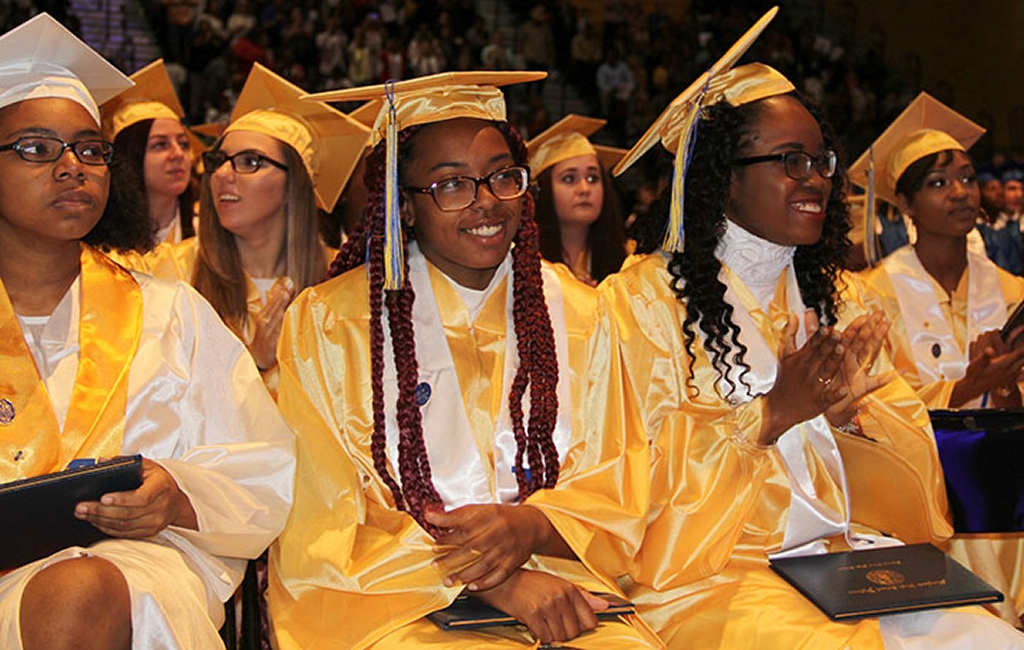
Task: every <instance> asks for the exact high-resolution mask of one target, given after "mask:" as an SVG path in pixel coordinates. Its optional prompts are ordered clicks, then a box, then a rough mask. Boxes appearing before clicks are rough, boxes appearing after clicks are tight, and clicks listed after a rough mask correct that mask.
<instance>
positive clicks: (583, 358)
mask: <svg viewBox="0 0 1024 650" xmlns="http://www.w3.org/2000/svg"><path fill="white" fill-rule="evenodd" d="M554 268H555V270H556V272H557V273H558V274H559V279H560V280H561V287H562V297H563V304H564V309H565V322H566V329H567V330H568V331H567V334H568V343H569V365H570V368H569V371H570V372H571V373H572V377H571V382H570V384H571V388H572V404H569V405H559V408H560V409H561V408H571V409H572V438H571V442H570V445H569V449H568V450H567V452H566V454H565V460H564V461H563V463H562V466H561V468H560V470H559V481H558V485H557V486H556V487H555V489H553V490H540V491H538V492H535V493H534V494H532V495H530V497H529V498H528V499H527V501H526V503H528V504H529V505H531V506H534V507H537V508H540V509H541V510H542V511H543V512H544V514H545V515H546V516H547V518H548V520H549V521H550V522H551V523H552V525H553V526H554V527H555V529H556V530H557V531H558V532H559V534H560V535H561V536H562V538H563V539H564V540H565V541H566V543H567V544H568V545H569V546H570V548H572V549H573V551H574V552H575V553H576V555H577V557H579V559H580V560H581V561H582V562H583V563H584V564H585V565H586V566H587V568H588V569H590V571H592V572H593V573H594V574H595V575H597V576H599V577H600V578H601V579H602V580H603V581H604V582H605V583H606V588H613V586H614V584H615V580H616V578H617V577H618V576H620V575H622V574H624V573H625V572H626V571H627V570H628V567H629V563H630V561H631V559H632V557H633V556H634V555H635V554H636V552H637V550H638V548H639V546H640V541H641V539H642V537H643V532H644V514H645V512H646V509H647V504H648V481H647V471H648V466H649V458H648V454H647V449H648V448H647V438H646V436H645V435H644V434H643V427H642V425H641V423H640V422H639V419H638V414H637V412H636V410H635V409H632V408H630V407H629V405H628V403H627V402H626V401H625V400H624V394H623V386H622V381H623V375H622V372H621V367H622V364H621V363H620V362H619V348H618V345H617V344H616V338H615V333H614V321H613V319H612V318H611V314H610V313H609V312H608V310H607V307H606V305H604V303H603V302H598V300H597V294H596V292H594V290H593V289H590V288H589V287H587V286H585V285H582V284H581V283H579V282H578V281H577V280H575V279H574V278H573V277H572V275H571V272H570V271H569V270H568V268H566V267H565V266H563V265H555V266H554ZM560 370H563V371H564V369H560Z"/></svg>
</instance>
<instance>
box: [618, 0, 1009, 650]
mask: <svg viewBox="0 0 1024 650" xmlns="http://www.w3.org/2000/svg"><path fill="white" fill-rule="evenodd" d="M772 14H773V12H771V13H769V14H768V15H766V17H765V18H763V19H762V20H761V21H760V22H759V23H758V24H757V25H755V28H754V29H752V30H751V31H750V32H748V34H747V35H746V36H745V37H744V39H743V41H741V44H739V45H736V46H733V48H731V49H730V51H729V53H728V54H727V55H726V56H727V57H729V58H726V59H723V60H722V61H719V62H718V63H717V64H716V65H715V66H713V67H712V68H711V71H709V72H706V73H705V74H704V75H702V76H701V77H700V78H699V79H698V80H697V81H695V82H694V84H693V85H692V86H691V87H690V88H689V89H688V90H687V91H685V92H684V93H683V94H682V95H680V96H679V97H678V98H677V99H675V100H674V101H673V102H672V104H671V105H670V107H669V108H668V109H666V111H665V112H664V113H662V115H661V116H660V117H659V118H658V119H657V120H656V122H655V124H654V125H653V126H652V127H651V128H650V129H649V130H648V132H647V134H645V136H644V137H643V138H641V140H640V142H639V143H638V144H637V145H636V146H635V147H634V149H633V150H632V151H631V152H630V153H628V154H627V155H626V157H625V158H624V159H623V161H622V163H620V165H619V167H618V168H617V169H616V171H621V170H622V169H624V168H625V167H626V166H628V165H630V164H631V163H632V162H633V161H634V160H636V159H637V158H638V157H639V155H641V154H642V153H643V152H645V151H646V150H647V149H648V148H650V147H651V146H653V145H654V144H656V143H657V142H658V141H659V140H660V141H661V142H662V143H663V144H664V145H665V147H666V148H667V149H669V150H670V151H672V152H674V153H675V155H676V158H675V160H676V166H675V169H674V177H673V179H672V184H671V187H672V190H673V194H672V195H671V198H672V201H671V206H670V208H669V210H668V212H669V225H668V227H667V228H666V229H665V231H664V235H665V239H664V243H663V245H662V248H661V250H658V251H655V252H653V253H652V254H650V255H649V256H647V257H646V258H645V259H643V260H642V261H639V262H637V263H635V264H633V265H631V266H629V267H627V268H626V269H623V270H622V271H620V272H619V273H618V274H615V275H612V276H610V277H609V278H608V279H607V280H606V281H605V283H604V284H603V285H602V288H601V290H602V295H603V296H604V297H606V298H607V300H608V301H609V303H610V305H611V310H612V313H613V314H615V316H616V317H617V318H618V320H619V328H618V329H619V331H621V332H629V333H630V336H629V337H628V338H627V337H625V336H623V337H622V338H621V342H620V348H621V350H622V363H623V371H624V373H625V374H626V380H625V382H624V383H625V385H626V386H627V387H628V388H629V390H630V395H631V397H632V399H633V400H635V402H636V405H637V408H638V410H639V412H640V414H641V417H642V419H643V423H644V429H645V430H646V432H647V434H648V435H649V436H650V439H651V445H652V450H651V458H652V459H653V461H654V462H653V464H652V467H651V507H650V510H649V515H648V522H647V531H646V534H645V537H644V541H643V545H642V548H641V550H640V551H639V553H638V555H637V557H636V561H635V563H634V564H633V566H632V567H631V569H630V574H629V579H628V580H627V581H626V582H627V584H629V585H630V587H629V588H628V589H627V595H628V596H629V597H630V598H631V599H632V600H633V601H634V602H636V603H637V605H638V608H639V611H640V613H641V615H644V616H645V617H646V620H647V621H648V622H650V623H651V624H652V626H653V627H654V628H655V629H656V631H657V632H658V633H659V634H660V635H661V637H662V639H663V640H664V641H665V642H666V644H667V645H668V646H669V647H670V648H689V647H692V646H693V644H694V643H695V642H696V643H697V645H702V644H703V645H708V646H710V647H719V648H765V649H768V648H833V649H836V650H839V649H841V648H846V647H853V648H883V647H887V648H894V647H895V648H909V647H915V648H916V647H950V646H948V645H947V646H942V645H941V642H942V641H944V640H945V639H944V637H945V636H946V635H949V637H950V638H953V637H956V636H957V635H960V634H962V632H960V631H959V628H958V625H960V624H961V623H960V621H961V620H962V619H964V618H965V617H964V616H951V617H950V618H948V619H947V618H946V617H944V616H943V615H942V614H933V613H928V614H920V615H910V616H909V618H908V617H907V615H896V616H891V617H886V618H885V619H884V620H882V619H866V620H862V621H858V622H854V623H833V622H831V621H830V620H829V619H828V618H827V617H826V616H825V615H824V614H823V613H822V612H821V611H819V610H818V609H817V608H816V607H815V606H814V605H813V604H812V603H811V602H810V601H809V600H807V599H805V598H804V597H803V596H802V595H801V594H800V593H799V592H797V591H796V590H795V589H793V588H792V587H791V586H790V585H789V584H788V583H786V582H785V581H784V580H782V579H781V578H780V577H779V576H777V575H775V573H774V572H773V571H772V570H771V569H770V568H769V566H768V565H769V558H771V557H780V556H793V555H808V554H817V553H822V552H827V551H840V550H846V549H849V548H851V547H852V548H861V547H868V546H871V545H873V544H881V543H886V541H885V540H886V538H884V537H881V536H879V535H875V534H869V533H870V532H871V531H872V530H885V531H887V532H888V533H890V534H897V535H900V536H903V538H904V539H906V540H911V541H930V540H933V539H936V540H937V539H941V538H943V537H945V536H948V535H949V532H950V531H949V526H948V524H947V523H946V520H945V517H944V515H945V493H944V491H943V484H942V474H941V468H940V466H939V461H938V456H937V453H936V450H935V445H934V442H933V441H932V439H931V436H930V433H929V430H928V429H927V423H928V419H927V412H926V411H925V408H924V405H923V404H921V402H920V401H919V400H917V399H916V397H915V395H914V393H913V391H911V390H910V388H909V387H908V386H907V385H906V384H905V383H903V382H902V381H900V380H899V379H898V377H896V376H895V373H893V372H892V371H891V368H890V366H889V365H888V361H887V360H886V359H885V358H884V357H883V356H879V355H878V352H879V350H880V347H881V342H882V338H883V337H884V334H885V330H886V325H885V322H884V320H883V319H882V318H881V315H880V314H877V313H874V314H867V313H865V311H864V310H863V308H861V307H859V306H858V305H857V304H856V303H854V302H852V301H849V300H843V299H842V298H841V297H840V293H839V288H838V287H837V283H836V276H837V274H838V273H839V268H840V264H841V263H842V259H843V252H844V248H845V247H846V246H847V245H848V242H847V240H846V233H847V231H848V230H849V224H848V222H847V216H846V207H845V202H844V200H843V192H842V188H843V182H842V181H843V173H842V170H841V168H839V167H838V166H837V161H836V155H835V150H834V147H835V143H836V139H835V136H834V135H833V134H832V133H831V132H830V129H829V128H828V127H827V126H826V125H824V124H823V122H822V121H821V120H820V118H819V117H818V116H817V113H816V111H815V110H814V109H813V108H812V107H810V106H809V105H808V104H807V103H806V102H805V100H803V99H802V97H801V96H800V95H799V94H798V93H797V92H796V91H795V89H794V87H793V85H792V84H791V83H790V82H789V81H788V80H787V79H786V78H785V77H783V76H782V75H781V74H779V73H778V72H777V71H775V70H773V69H772V68H769V67H768V66H765V65H761V64H757V63H753V64H748V65H744V66H740V67H737V68H734V69H730V67H731V65H732V62H733V61H735V58H732V57H737V58H738V56H739V55H740V54H742V52H743V51H744V50H745V49H746V47H747V46H749V44H750V42H751V41H752V40H753V38H754V37H755V35H756V34H757V33H758V32H759V31H760V29H763V27H764V25H765V24H766V23H767V21H768V20H770V17H771V15H772ZM865 458H867V459H870V461H871V463H873V464H871V465H867V464H865V463H864V459H865ZM883 468H884V469H883ZM867 471H870V480H869V481H868V483H869V485H868V487H869V488H871V489H873V490H874V492H872V493H870V494H866V493H865V490H864V485H863V483H864V481H863V478H862V477H864V476H866V474H865V472H867ZM872 482H874V483H872ZM879 494H882V495H886V496H882V497H880V498H879V496H878V495H879ZM893 494H898V495H899V499H898V503H894V500H893V499H891V498H889V497H890V496H891V495H893ZM866 497H874V498H866ZM904 504H906V505H907V511H909V512H910V513H911V514H912V515H913V517H912V519H911V518H904V517H903V512H904V511H903V509H902V506H903V505H904ZM892 541H893V540H891V539H890V540H888V542H889V543H892ZM978 611H979V614H978V616H968V617H966V618H969V619H970V618H979V619H983V620H985V619H984V617H985V614H984V612H983V610H980V608H979V610H978ZM915 617H919V618H915ZM987 620H988V622H990V623H992V624H993V625H995V626H997V627H999V628H1000V629H1002V627H1005V626H1003V625H1002V623H1001V622H1000V621H998V620H997V619H995V618H993V617H987ZM965 629H971V630H974V628H973V627H969V626H967V627H965ZM922 630H925V631H928V632H936V633H937V634H929V633H925V632H922ZM1007 634H1008V635H1010V636H1015V632H1014V631H1013V630H1012V628H1011V629H1009V630H1007ZM915 635H920V636H919V637H917V639H914V636H915ZM1016 638H1017V639H1018V640H1019V637H1016ZM908 639H909V640H910V641H909V643H910V644H907V645H905V644H906V643H908ZM959 642H960V644H961V646H962V647H978V646H977V645H975V646H970V644H969V643H968V644H965V643H964V641H963V637H962V636H960V637H959ZM972 642H973V640H972ZM914 643H916V644H917V645H914ZM921 644H924V645H921ZM961 646H953V647H961ZM995 647H1013V646H1012V645H1011V644H1008V643H1005V642H1004V644H1003V645H1001V646H998V645H997V646H995Z"/></svg>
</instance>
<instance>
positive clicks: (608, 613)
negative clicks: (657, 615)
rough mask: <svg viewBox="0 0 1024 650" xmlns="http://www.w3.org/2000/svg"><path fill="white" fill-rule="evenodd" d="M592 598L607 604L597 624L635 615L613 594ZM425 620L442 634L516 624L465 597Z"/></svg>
mask: <svg viewBox="0 0 1024 650" xmlns="http://www.w3.org/2000/svg"><path fill="white" fill-rule="evenodd" d="M594 595H595V596H597V597H599V598H603V599H604V600H606V601H608V609H605V610H602V611H600V612H595V615H596V616H597V619H598V620H599V621H602V620H609V619H614V618H618V617H619V616H624V615H627V614H635V613H636V608H635V607H634V606H633V603H630V602H627V601H625V600H623V599H622V598H619V597H618V596H616V595H615V594H606V593H599V594H594ZM427 618H429V619H430V620H432V621H433V622H434V623H435V624H437V626H438V627H440V628H442V629H445V630H470V629H475V628H478V627H491V626H493V625H518V624H519V621H517V620H516V619H515V618H514V617H512V616H509V615H508V614H506V613H505V612H503V611H501V610H500V609H496V608H494V607H491V606H490V605H488V604H486V603H485V602H483V601H482V600H480V599H478V598H475V597H474V596H470V595H466V594H464V595H462V596H459V597H458V598H456V599H455V601H454V602H453V603H452V604H451V605H449V606H448V607H445V608H444V609H442V610H438V611H436V612H433V613H431V614H428V615H427Z"/></svg>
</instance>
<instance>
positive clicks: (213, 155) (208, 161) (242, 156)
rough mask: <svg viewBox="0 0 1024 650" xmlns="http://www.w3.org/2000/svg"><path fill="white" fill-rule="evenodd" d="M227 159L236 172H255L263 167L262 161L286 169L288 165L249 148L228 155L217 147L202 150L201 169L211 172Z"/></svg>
mask: <svg viewBox="0 0 1024 650" xmlns="http://www.w3.org/2000/svg"><path fill="white" fill-rule="evenodd" d="M229 160H230V161H231V168H232V169H234V170H235V173H238V174H255V173H256V172H258V171H259V170H260V169H262V168H263V164H264V163H267V164H270V165H272V166H274V167H277V168H278V169H281V170H284V171H288V167H287V166H286V165H285V164H284V163H279V162H277V161H276V160H274V159H273V158H268V157H266V156H264V155H263V154H261V153H260V152H258V151H252V150H251V149H245V150H243V151H239V152H238V153H235V154H232V155H230V156H229V155H227V154H226V153H224V152H223V151H221V150H219V149H215V150H213V151H204V152H203V171H205V172H206V173H207V174H212V173H213V172H215V171H217V170H218V169H220V168H221V165H223V164H224V163H226V162H228V161H229Z"/></svg>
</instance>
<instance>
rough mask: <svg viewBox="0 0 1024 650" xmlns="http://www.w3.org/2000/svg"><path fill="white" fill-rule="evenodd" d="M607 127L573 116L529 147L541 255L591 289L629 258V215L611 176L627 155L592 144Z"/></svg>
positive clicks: (545, 131) (599, 121)
mask: <svg viewBox="0 0 1024 650" xmlns="http://www.w3.org/2000/svg"><path fill="white" fill-rule="evenodd" d="M604 123H605V120H601V119H596V118H590V117H583V116H582V115H568V116H566V117H564V118H562V119H561V120H559V121H558V122H556V123H555V124H554V125H552V126H551V127H549V128H548V129H546V130H544V131H543V132H541V133H540V134H538V135H537V136H535V137H534V138H532V139H531V140H530V141H529V142H527V143H526V146H527V148H528V149H529V151H530V173H531V174H532V175H533V177H534V179H535V180H534V183H535V186H536V195H535V196H536V204H537V226H538V227H539V228H540V252H541V255H543V256H544V259H546V260H548V261H549V262H562V263H563V264H565V265H566V266H568V267H569V269H570V270H571V271H572V272H573V275H575V276H576V277H577V278H579V279H580V280H581V281H582V282H586V283H587V284H589V285H591V286H597V283H598V282H600V281H601V280H603V279H604V278H605V277H606V276H607V275H608V274H610V273H615V272H616V271H618V270H619V268H621V267H622V262H623V260H625V259H626V233H625V215H624V214H623V211H622V202H621V200H620V199H619V195H618V193H617V192H616V191H615V187H614V186H613V185H612V180H611V175H610V174H609V173H608V168H609V167H611V166H613V165H614V164H615V163H616V162H618V161H619V158H621V157H622V154H624V153H625V150H624V149H616V148H614V147H605V146H602V145H593V144H591V142H590V140H588V139H587V138H588V137H589V136H590V135H591V134H593V133H594V132H595V131H597V130H598V129H600V128H601V127H602V126H603V125H604Z"/></svg>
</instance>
